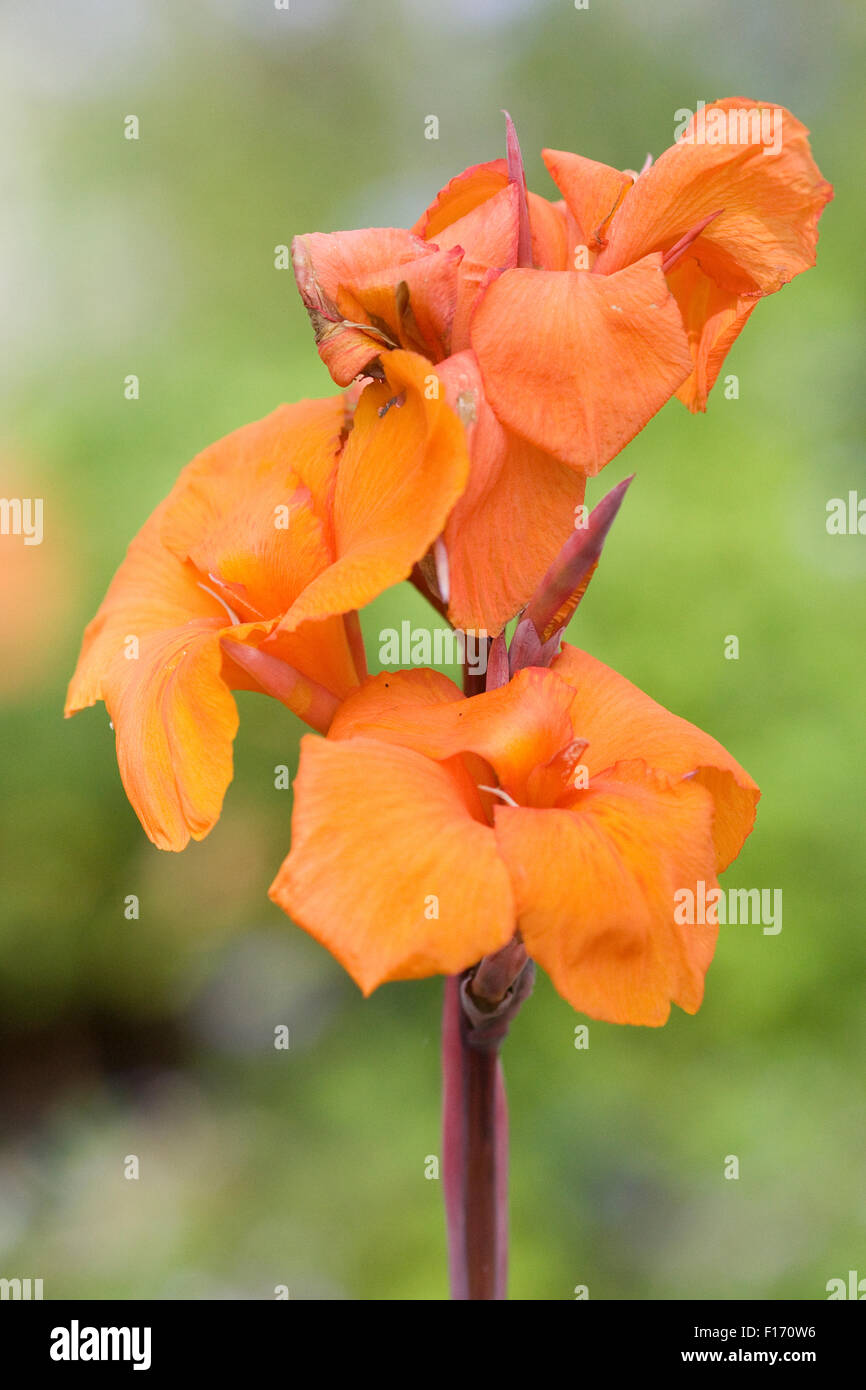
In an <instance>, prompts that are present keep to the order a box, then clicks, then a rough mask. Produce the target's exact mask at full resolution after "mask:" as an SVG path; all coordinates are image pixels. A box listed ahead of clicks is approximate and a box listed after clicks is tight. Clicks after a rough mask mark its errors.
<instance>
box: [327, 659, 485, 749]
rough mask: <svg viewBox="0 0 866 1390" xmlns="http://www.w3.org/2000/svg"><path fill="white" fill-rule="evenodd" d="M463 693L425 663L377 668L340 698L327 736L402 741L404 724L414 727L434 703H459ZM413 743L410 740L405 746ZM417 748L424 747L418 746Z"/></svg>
mask: <svg viewBox="0 0 866 1390" xmlns="http://www.w3.org/2000/svg"><path fill="white" fill-rule="evenodd" d="M465 698H466V697H465V696H464V694H463V692H462V690H460V688H459V687H458V686H456V685H455V684H454V682H453V681H452V680H449V679H448V677H447V676H445V675H443V674H442V672H441V671H434V670H432V669H430V668H429V667H426V666H420V667H416V668H413V669H412V670H410V671H380V672H379V674H378V675H377V676H371V677H370V679H369V680H368V681H366V682H365V683H364V685H363V686H361V688H360V689H359V690H358V691H356V692H354V694H353V695H352V696H351V697H350V698H348V699H346V700H344V701H343V703H342V704H341V706H340V708H339V710H338V711H337V714H336V716H335V718H334V722H333V724H332V725H331V728H330V732H329V737H330V738H364V737H369V738H380V739H382V740H383V741H384V742H391V741H393V742H395V743H401V742H402V741H403V734H404V731H405V729H406V727H407V720H408V721H409V727H410V728H416V727H417V723H416V721H418V719H419V717H420V718H421V722H422V723H423V719H424V717H425V715H424V711H425V710H428V709H430V708H433V707H435V706H436V705H447V704H454V703H458V704H462V703H463V702H464V700H465ZM412 746H414V745H413V744H412V743H411V741H410V742H409V743H407V747H412ZM419 751H423V749H422V748H421V747H420V745H419Z"/></svg>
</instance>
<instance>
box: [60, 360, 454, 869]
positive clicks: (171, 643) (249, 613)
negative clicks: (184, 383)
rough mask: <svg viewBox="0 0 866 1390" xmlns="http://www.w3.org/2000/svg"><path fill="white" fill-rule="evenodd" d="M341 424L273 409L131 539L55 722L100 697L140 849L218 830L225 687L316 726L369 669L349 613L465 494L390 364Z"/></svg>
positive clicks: (450, 419)
mask: <svg viewBox="0 0 866 1390" xmlns="http://www.w3.org/2000/svg"><path fill="white" fill-rule="evenodd" d="M384 376H385V380H384V381H383V382H381V383H376V384H374V385H372V386H370V387H368V388H367V390H365V391H364V392H363V394H362V396H361V399H360V401H359V403H358V406H357V409H356V410H355V413H354V417H353V418H352V419H348V418H347V416H346V412H345V402H344V400H343V398H341V397H335V398H332V399H330V400H320V401H302V402H300V403H298V404H296V405H284V406H281V407H280V408H279V409H278V410H275V411H274V412H273V414H272V415H269V416H267V417H266V418H265V419H264V420H260V421H258V422H257V423H255V424H252V425H247V426H245V427H244V428H243V429H239V430H237V431H235V433H234V434H230V435H228V436H227V438H225V439H222V440H220V441H219V443H217V444H214V445H212V446H211V447H210V448H209V449H206V450H205V451H204V453H202V454H200V455H199V456H198V458H196V459H194V460H193V462H192V463H190V464H189V465H188V466H187V467H186V468H185V469H184V470H183V472H182V473H181V475H180V478H179V479H178V481H177V483H176V484H175V486H174V488H173V489H172V491H171V493H170V494H169V496H168V497H167V498H166V499H165V501H164V502H162V503H161V505H160V506H159V507H158V508H157V510H156V511H155V512H154V514H153V515H152V516H151V518H150V520H149V521H147V522H146V524H145V525H144V527H143V528H142V530H141V531H140V532H139V534H138V535H137V536H136V538H135V540H134V541H133V542H132V544H131V546H130V548H129V551H128V553H127V556H126V559H125V560H124V561H123V563H122V564H121V566H120V568H119V570H118V571H117V574H116V575H115V577H114V579H113V581H112V583H111V586H110V588H109V590H108V593H107V594H106V597H105V599H104V600H103V603H102V605H101V607H100V609H99V611H98V613H97V615H96V617H95V618H94V619H93V621H92V622H91V623H90V625H89V627H88V628H87V631H86V633H85V636H84V643H83V646H82V651H81V655H80V657H79V661H78V666H77V668H76V671H75V674H74V676H73V678H72V681H71V684H70V687H69V693H68V697H67V704H66V713H67V715H69V714H73V713H75V712H76V711H77V710H80V709H82V708H83V707H84V706H86V705H92V704H94V703H95V702H96V701H97V700H104V701H105V704H106V706H107V708H108V711H109V714H110V716H111V719H112V722H113V724H114V728H115V732H116V738H117V757H118V764H119V767H120V774H121V778H122V780H123V784H124V787H125V789H126V792H127V795H128V797H129V799H130V801H131V802H132V805H133V807H134V809H135V811H136V814H137V815H138V817H139V819H140V820H141V822H142V825H143V826H144V828H145V830H146V831H147V833H148V835H149V836H150V838H151V839H152V840H153V842H154V844H156V845H158V846H159V847H160V848H162V849H175V850H179V849H183V847H184V846H185V845H186V844H187V842H188V841H189V839H190V837H192V838H193V839H196V840H200V839H202V838H203V837H204V836H205V835H206V834H207V833H208V831H209V830H210V829H211V827H212V826H213V825H214V823H215V821H216V820H217V818H218V816H219V814H220V810H221V807H222V801H223V797H224V795H225V791H226V788H227V787H228V784H229V782H230V781H231V776H232V741H233V739H234V735H235V732H236V729H237V723H238V716H237V709H236V707H235V702H234V700H233V698H232V696H231V693H230V692H231V690H233V689H234V690H237V689H243V690H257V691H260V692H264V693H267V694H270V695H273V696H275V697H276V698H277V699H280V700H282V702H283V703H284V704H286V705H288V707H289V708H290V709H292V710H293V711H294V712H295V713H296V714H298V715H299V716H300V717H301V718H302V719H305V720H306V721H307V723H309V724H311V725H312V726H313V727H314V728H317V729H320V730H322V731H325V730H326V729H327V728H328V726H329V724H330V721H331V719H332V717H333V714H334V711H335V710H336V708H337V705H338V702H339V701H340V700H341V699H343V698H344V697H345V696H346V695H348V694H349V693H350V692H351V691H352V690H353V689H355V688H356V687H357V685H358V683H359V680H362V679H364V677H365V676H366V668H365V666H364V661H363V646H362V644H361V641H360V630H359V628H358V625H357V614H356V610H357V609H358V608H360V607H361V606H362V605H364V604H366V603H368V602H369V601H370V600H371V599H372V598H374V597H375V596H376V595H377V594H379V593H381V592H382V591H383V590H384V589H386V588H388V587H389V586H390V585H392V584H395V583H397V582H399V581H400V580H402V579H405V578H407V577H408V575H409V573H410V571H411V568H412V565H413V564H414V563H415V562H416V561H417V559H418V558H419V556H421V555H422V554H423V553H424V552H425V551H426V550H427V548H428V547H429V546H430V544H431V542H432V541H433V540H434V538H435V537H436V536H437V535H438V534H439V532H440V531H441V529H442V526H443V524H444V522H445V518H446V516H447V514H448V512H449V510H450V509H451V507H452V506H453V504H454V501H455V499H456V498H457V497H458V496H459V494H460V493H461V491H462V490H463V488H464V486H465V483H466V476H467V471H468V458H467V454H466V447H465V442H464V438H463V432H462V430H461V427H460V425H459V422H458V421H457V419H456V418H455V417H454V415H453V414H452V412H451V411H450V410H449V409H448V408H447V406H445V404H444V403H442V404H440V403H438V402H435V401H433V402H431V401H428V400H427V399H425V395H424V384H423V372H421V371H420V370H419V365H418V361H417V359H416V358H414V357H413V356H412V355H410V354H408V353H402V352H395V353H392V354H391V355H390V356H389V358H388V362H387V364H386V368H385V373H384Z"/></svg>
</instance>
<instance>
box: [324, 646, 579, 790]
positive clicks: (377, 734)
mask: <svg viewBox="0 0 866 1390" xmlns="http://www.w3.org/2000/svg"><path fill="white" fill-rule="evenodd" d="M441 680H442V681H444V680H445V677H442V678H441ZM448 687H450V690H453V691H455V692H456V691H457V687H456V686H454V685H453V683H452V682H450V681H449V682H448ZM416 689H417V690H419V691H421V692H422V695H423V698H418V699H416V698H415V691H416ZM450 690H449V689H448V688H447V687H446V685H444V684H441V683H437V684H435V685H432V684H430V683H429V677H427V676H425V677H424V678H423V681H422V678H421V673H420V672H417V673H416V672H412V673H408V672H407V673H404V680H403V682H402V683H400V684H396V683H395V680H394V676H393V675H392V674H390V673H387V672H382V673H381V674H380V675H378V676H375V677H373V678H372V679H371V680H370V681H368V682H367V684H366V685H364V686H362V687H361V689H360V690H358V691H357V692H356V693H355V694H354V695H351V696H350V697H349V698H348V700H347V701H346V703H345V705H344V706H343V708H342V709H341V710H340V712H339V714H338V715H337V717H336V719H335V721H334V725H333V728H332V736H333V737H345V735H346V732H347V731H349V730H351V732H352V733H353V734H355V735H358V736H364V737H369V738H375V739H381V740H383V741H385V742H388V743H392V742H393V743H400V744H402V745H403V746H404V747H407V748H412V749H415V750H416V751H417V752H419V753H426V755H427V756H428V757H430V758H436V759H437V760H441V759H445V758H453V757H456V756H458V755H459V754H462V753H476V754H478V756H479V757H482V758H484V759H486V761H487V762H488V763H490V765H491V767H493V768H494V770H495V771H496V773H497V775H498V777H499V780H500V782H501V783H502V786H503V788H504V790H505V791H506V792H508V794H509V795H510V796H512V797H514V798H515V800H520V799H522V798H523V797H524V796H525V794H526V784H527V780H528V778H529V777H530V775H531V773H532V771H533V769H534V768H535V767H536V766H537V765H538V764H539V763H544V762H546V761H547V760H548V759H549V758H551V757H553V756H554V755H555V754H556V753H558V752H559V751H560V750H561V749H563V748H566V747H567V746H568V745H569V744H570V743H572V742H573V740H574V738H575V736H576V731H575V727H574V722H573V719H572V708H573V706H574V705H575V704H576V701H575V699H574V692H573V690H572V689H571V687H570V686H569V685H568V684H567V682H565V681H562V680H560V679H559V677H558V676H556V675H554V674H553V673H552V672H551V671H546V670H543V669H541V668H539V667H532V668H527V669H525V670H523V671H520V672H518V674H517V675H516V676H515V677H514V679H513V680H511V681H510V682H509V683H508V685H503V686H500V687H499V689H498V690H492V691H488V692H487V693H486V694H483V695H476V696H474V698H473V699H471V700H466V699H461V698H460V697H459V692H457V698H449V696H450Z"/></svg>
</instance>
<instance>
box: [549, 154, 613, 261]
mask: <svg viewBox="0 0 866 1390" xmlns="http://www.w3.org/2000/svg"><path fill="white" fill-rule="evenodd" d="M541 157H542V159H543V160H544V162H545V164H546V165H547V169H548V172H549V174H550V177H551V178H552V179H553V182H554V183H555V184H556V186H557V188H558V189H559V190H560V192H561V193H562V195H563V197H564V198H565V201H566V204H567V206H568V208H569V211H570V212H571V214H572V216H573V217H574V219H575V221H576V222H577V225H578V228H579V230H580V235H581V238H582V242H583V245H584V246H586V248H587V250H589V251H596V250H598V249H599V247H601V246H604V244H605V240H606V236H607V229H608V227H609V225H610V221H611V218H612V217H613V215H614V213H615V212H616V210H617V208H618V207H619V205H620V203H621V202H622V200H623V198H624V196H625V194H626V192H627V191H628V189H630V188H631V186H632V183H633V179H632V176H631V174H624V173H622V172H621V171H620V170H619V169H612V168H611V167H610V165H608V164H599V163H598V161H597V160H595V159H586V158H584V156H583V155H580V154H568V153H567V152H566V151H565V150H542V151H541ZM571 264H572V265H573V264H574V262H573V260H572V261H571Z"/></svg>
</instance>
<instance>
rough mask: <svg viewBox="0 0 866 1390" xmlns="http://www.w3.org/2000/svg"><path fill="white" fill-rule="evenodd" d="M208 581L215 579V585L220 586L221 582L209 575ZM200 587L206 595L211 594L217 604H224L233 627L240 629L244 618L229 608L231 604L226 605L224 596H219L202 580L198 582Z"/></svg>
mask: <svg viewBox="0 0 866 1390" xmlns="http://www.w3.org/2000/svg"><path fill="white" fill-rule="evenodd" d="M208 579H213V581H214V583H215V584H218V583H219V580H218V579H217V578H216V576H215V575H213V574H209V575H208ZM198 587H199V588H200V589H204V591H205V593H206V594H210V595H211V597H212V598H215V599H216V601H217V603H221V604H222V606H223V608H224V609H225V610H226V612H227V613H228V615H229V617H230V618H231V620H232V627H240V626H241V624H242V622H243V619H242V618H239V617H238V615H237V613H236V612H235V611H234V609H233V608H231V607H230V606H229V604H227V603H226V601H225V599H224V598H223V596H222V594H218V593H217V591H216V589H211V588H210V587H209V585H207V584H202V582H201V580H199V581H198Z"/></svg>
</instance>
